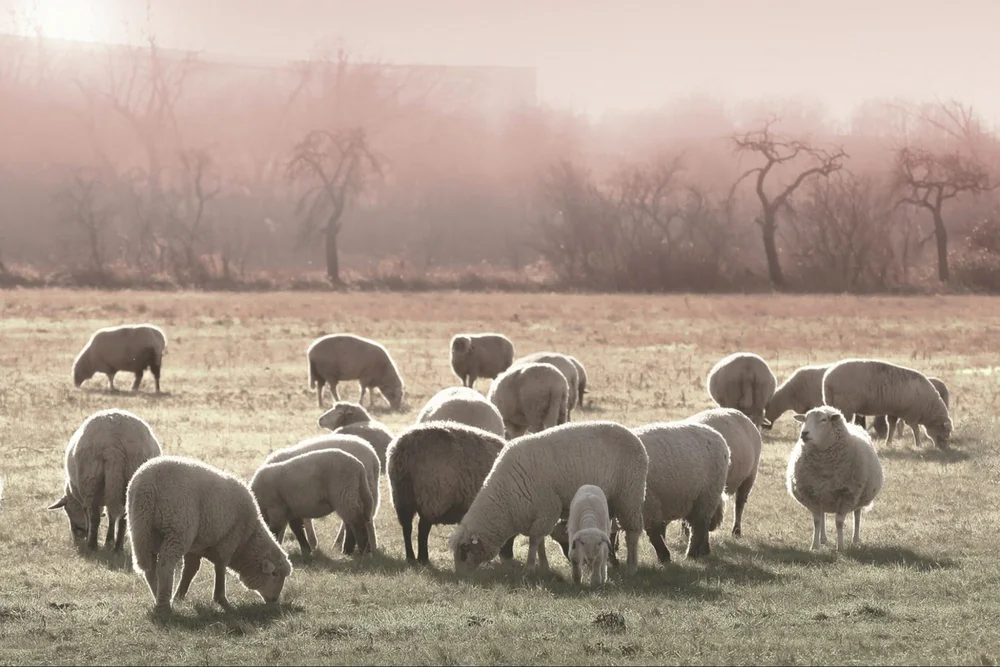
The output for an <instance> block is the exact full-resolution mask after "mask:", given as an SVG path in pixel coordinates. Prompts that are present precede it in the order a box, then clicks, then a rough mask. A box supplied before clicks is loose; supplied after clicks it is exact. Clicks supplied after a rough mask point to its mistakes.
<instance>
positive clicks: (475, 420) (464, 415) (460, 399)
mask: <svg viewBox="0 0 1000 667" xmlns="http://www.w3.org/2000/svg"><path fill="white" fill-rule="evenodd" d="M429 421H454V422H458V423H459V424H468V425H469V426H475V427H476V428H481V429H483V430H484V431H489V432H490V433H495V434H496V435H498V436H500V437H501V438H502V437H503V436H504V425H503V417H502V416H501V415H500V411H499V410H498V409H497V407H496V406H495V405H493V404H492V403H490V402H489V401H488V400H487V399H486V398H485V397H484V396H483V395H482V394H480V393H479V392H478V391H476V390H475V389H470V388H468V387H448V388H447V389H442V390H441V391H439V392H438V393H436V394H434V396H432V397H431V399H430V400H429V401H427V404H426V405H425V406H424V408H423V409H422V410H421V411H420V414H419V415H417V423H418V424H419V423H423V422H429Z"/></svg>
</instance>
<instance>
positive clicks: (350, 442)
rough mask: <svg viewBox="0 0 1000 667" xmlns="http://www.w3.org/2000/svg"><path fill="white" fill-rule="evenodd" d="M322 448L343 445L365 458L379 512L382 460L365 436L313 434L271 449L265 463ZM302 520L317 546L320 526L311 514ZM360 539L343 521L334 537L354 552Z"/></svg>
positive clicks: (311, 541)
mask: <svg viewBox="0 0 1000 667" xmlns="http://www.w3.org/2000/svg"><path fill="white" fill-rule="evenodd" d="M321 449H339V450H340V451H343V452H347V453H348V454H350V455H352V456H354V457H355V458H357V459H358V460H359V461H361V464H362V465H363V466H364V467H365V472H366V473H367V475H368V488H369V490H370V491H371V493H372V497H373V498H374V500H375V514H377V513H378V508H379V503H380V498H379V483H378V478H379V472H380V469H381V463H380V462H379V459H378V454H376V453H375V449H374V448H373V447H372V446H371V445H370V444H368V441H366V440H365V439H364V438H361V437H358V436H356V435H348V434H345V433H332V434H330V435H319V436H315V437H313V438H307V439H305V440H302V441H300V442H299V443H297V444H295V445H292V446H291V447H285V448H284V449H279V450H277V451H275V452H273V453H271V454H270V455H268V457H267V458H266V459H264V465H267V464H269V463H281V462H282V461H287V460H289V459H291V458H295V457H296V456H299V455H300V454H306V453H308V452H316V451H319V450H321ZM302 524H303V529H304V530H305V534H306V540H307V541H308V542H309V546H310V547H311V548H312V549H315V548H316V545H317V541H316V530H315V528H314V527H313V520H312V519H308V518H307V519H303V521H302ZM356 540H357V538H356V537H355V535H354V533H353V532H352V531H350V530H348V528H347V525H346V524H344V523H341V525H340V528H339V529H338V531H337V537H336V539H335V540H334V544H335V545H337V546H339V547H340V548H341V550H342V552H343V553H345V554H350V553H353V552H354V546H355V543H356Z"/></svg>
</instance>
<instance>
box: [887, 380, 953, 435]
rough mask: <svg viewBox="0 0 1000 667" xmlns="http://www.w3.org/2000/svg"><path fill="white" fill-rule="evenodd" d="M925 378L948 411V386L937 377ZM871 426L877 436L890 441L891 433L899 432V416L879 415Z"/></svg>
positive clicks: (949, 395)
mask: <svg viewBox="0 0 1000 667" xmlns="http://www.w3.org/2000/svg"><path fill="white" fill-rule="evenodd" d="M927 379H928V381H930V383H931V384H932V385H934V388H935V389H937V392H938V396H940V397H941V400H942V401H944V406H945V407H946V408H948V410H949V412H950V411H951V402H950V399H951V393H950V392H949V391H948V387H947V386H946V385H945V383H944V382H943V381H941V380H940V379H939V378H936V377H928V378H927ZM873 426H874V427H875V433H876V434H878V436H879V437H881V438H885V443H886V444H889V443H890V442H892V436H893V434H894V433H899V431H898V430H897V429H898V426H899V418H898V417H886V415H879V416H878V417H876V418H875V421H874V423H873Z"/></svg>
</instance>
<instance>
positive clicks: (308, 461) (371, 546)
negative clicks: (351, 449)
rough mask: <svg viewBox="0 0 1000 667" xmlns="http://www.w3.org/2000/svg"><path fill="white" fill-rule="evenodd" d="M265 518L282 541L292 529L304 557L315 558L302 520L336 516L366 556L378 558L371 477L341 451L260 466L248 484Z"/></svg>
mask: <svg viewBox="0 0 1000 667" xmlns="http://www.w3.org/2000/svg"><path fill="white" fill-rule="evenodd" d="M250 489H251V490H252V491H253V494H254V497H255V498H256V499H257V503H258V504H259V505H260V513H261V516H263V517H264V522H265V523H266V524H267V526H268V528H270V530H271V533H272V534H273V535H274V536H275V537H276V538H278V539H279V540H280V539H281V537H282V536H283V535H284V532H285V527H286V526H291V529H292V533H293V534H294V535H295V538H296V539H297V540H298V541H299V547H300V548H301V550H302V555H304V556H309V555H311V554H312V547H311V546H310V545H309V540H308V538H307V537H306V534H305V527H304V526H303V519H318V518H320V517H324V516H326V515H327V514H329V513H330V512H336V513H337V514H338V515H339V516H340V518H341V520H343V522H344V523H345V524H347V526H348V527H349V528H350V530H351V532H353V533H354V536H355V539H356V540H357V543H358V548H359V549H361V551H362V552H366V551H367V552H369V553H374V552H375V551H376V549H377V544H376V541H375V526H374V524H373V517H374V516H375V500H374V498H373V497H372V492H371V489H370V487H369V485H368V472H367V471H366V470H365V466H364V464H363V463H361V461H359V460H358V458H357V457H355V456H353V455H351V454H348V453H347V452H345V451H341V450H338V449H321V450H317V451H312V452H307V453H305V454H299V455H298V456H295V457H293V458H290V459H288V460H287V461H282V462H281V463H268V464H265V465H262V466H261V467H260V468H258V469H257V471H256V472H255V473H254V474H253V478H252V479H251V480H250Z"/></svg>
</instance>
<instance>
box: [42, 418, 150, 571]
mask: <svg viewBox="0 0 1000 667" xmlns="http://www.w3.org/2000/svg"><path fill="white" fill-rule="evenodd" d="M160 454H161V449H160V443H159V441H158V440H157V439H156V436H155V435H153V431H152V429H150V428H149V424H147V423H146V422H145V421H143V420H142V419H141V418H139V417H137V416H136V415H134V414H132V413H131V412H128V411H126V410H101V411H100V412H95V413H94V414H92V415H90V416H89V417H87V418H86V419H85V420H84V421H83V423H82V424H81V425H80V426H79V428H77V429H76V431H75V432H74V433H73V436H72V437H71V438H70V439H69V445H67V447H66V464H65V465H66V490H65V493H64V494H63V497H62V498H60V499H59V500H57V501H56V502H55V503H53V504H52V505H51V506H50V507H49V509H50V510H55V509H59V508H60V507H61V508H63V509H65V510H66V514H67V515H68V516H69V527H70V531H71V532H72V534H73V536H74V537H76V538H79V539H83V538H86V539H87V548H89V549H91V550H93V549H96V548H97V534H98V530H99V529H100V525H101V508H102V507H107V511H108V534H107V537H106V538H105V541H104V545H105V546H109V545H111V544H112V542H113V543H114V545H115V551H121V550H122V546H123V544H124V542H125V528H126V526H125V492H126V489H127V488H128V483H129V480H130V479H132V475H134V474H135V471H136V470H138V469H139V466H141V465H142V464H143V463H145V462H146V461H148V460H149V459H151V458H154V457H157V456H159V455H160ZM116 522H117V528H118V533H117V536H116V535H115V524H116Z"/></svg>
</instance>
